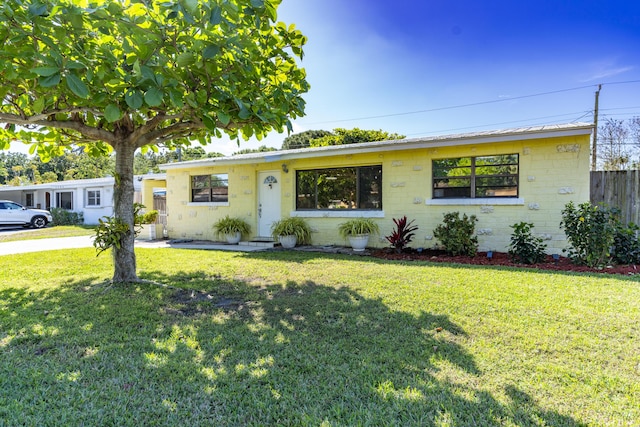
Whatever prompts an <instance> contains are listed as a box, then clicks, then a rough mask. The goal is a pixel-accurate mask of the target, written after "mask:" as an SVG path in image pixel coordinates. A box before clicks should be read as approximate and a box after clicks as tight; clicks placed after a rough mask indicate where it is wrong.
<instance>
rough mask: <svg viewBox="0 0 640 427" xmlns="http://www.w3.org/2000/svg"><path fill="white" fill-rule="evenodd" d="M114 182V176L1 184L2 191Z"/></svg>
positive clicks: (55, 188) (74, 186)
mask: <svg viewBox="0 0 640 427" xmlns="http://www.w3.org/2000/svg"><path fill="white" fill-rule="evenodd" d="M113 183H114V179H113V177H107V178H93V179H74V180H69V181H57V182H46V183H44V184H31V185H17V186H11V185H3V186H0V191H15V190H43V189H51V190H64V189H69V188H80V187H81V188H86V187H97V186H105V185H113Z"/></svg>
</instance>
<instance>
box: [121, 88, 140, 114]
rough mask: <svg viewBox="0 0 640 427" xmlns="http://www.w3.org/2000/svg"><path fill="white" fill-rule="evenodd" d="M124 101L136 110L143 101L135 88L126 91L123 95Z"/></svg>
mask: <svg viewBox="0 0 640 427" xmlns="http://www.w3.org/2000/svg"><path fill="white" fill-rule="evenodd" d="M124 101H125V102H126V103H127V105H128V106H129V108H131V109H132V110H137V109H138V108H140V107H142V104H143V103H144V99H143V96H142V94H141V93H140V92H139V91H137V90H134V91H128V92H127V93H126V94H125V95H124Z"/></svg>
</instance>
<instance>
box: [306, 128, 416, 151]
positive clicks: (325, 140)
mask: <svg viewBox="0 0 640 427" xmlns="http://www.w3.org/2000/svg"><path fill="white" fill-rule="evenodd" d="M404 137H405V136H404V135H400V134H397V133H389V132H386V131H383V130H363V129H358V128H353V129H343V128H336V129H334V130H333V133H332V134H331V135H326V136H323V137H320V138H314V139H311V140H310V141H309V146H310V147H325V146H328V145H345V144H358V143H361V142H374V141H389V140H393V139H402V138H404Z"/></svg>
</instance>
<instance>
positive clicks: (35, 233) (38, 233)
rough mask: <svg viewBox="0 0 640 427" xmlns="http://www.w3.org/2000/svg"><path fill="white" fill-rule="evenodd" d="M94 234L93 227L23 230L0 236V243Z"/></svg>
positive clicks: (76, 226) (66, 226)
mask: <svg viewBox="0 0 640 427" xmlns="http://www.w3.org/2000/svg"><path fill="white" fill-rule="evenodd" d="M93 234H95V225H57V226H53V227H45V228H40V229H38V230H24V231H20V232H17V233H12V234H6V235H2V234H0V242H16V241H19V240H36V239H51V238H54V237H75V236H91V235H93Z"/></svg>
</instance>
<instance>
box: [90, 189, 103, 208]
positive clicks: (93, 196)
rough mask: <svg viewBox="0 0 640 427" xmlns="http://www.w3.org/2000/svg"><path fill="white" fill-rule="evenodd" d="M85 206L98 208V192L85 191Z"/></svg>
mask: <svg viewBox="0 0 640 427" xmlns="http://www.w3.org/2000/svg"><path fill="white" fill-rule="evenodd" d="M87 206H100V190H87Z"/></svg>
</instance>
